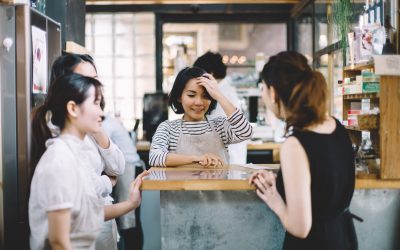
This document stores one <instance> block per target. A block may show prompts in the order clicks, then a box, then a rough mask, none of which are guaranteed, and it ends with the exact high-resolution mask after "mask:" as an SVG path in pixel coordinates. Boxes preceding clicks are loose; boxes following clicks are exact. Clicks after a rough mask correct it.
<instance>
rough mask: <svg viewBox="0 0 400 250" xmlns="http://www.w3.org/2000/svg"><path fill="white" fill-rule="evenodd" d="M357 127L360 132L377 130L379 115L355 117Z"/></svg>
mask: <svg viewBox="0 0 400 250" xmlns="http://www.w3.org/2000/svg"><path fill="white" fill-rule="evenodd" d="M357 122H358V127H359V128H360V129H361V130H370V129H378V128H379V115H357Z"/></svg>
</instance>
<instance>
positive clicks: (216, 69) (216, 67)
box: [193, 51, 226, 79]
mask: <svg viewBox="0 0 400 250" xmlns="http://www.w3.org/2000/svg"><path fill="white" fill-rule="evenodd" d="M193 66H196V67H199V68H202V69H204V70H205V71H207V73H209V74H212V75H213V76H214V77H215V79H223V78H225V76H226V65H225V64H224V62H223V61H222V56H221V54H220V53H212V52H210V51H208V52H207V53H205V54H204V55H202V56H200V57H199V58H197V60H196V61H195V62H194V64H193Z"/></svg>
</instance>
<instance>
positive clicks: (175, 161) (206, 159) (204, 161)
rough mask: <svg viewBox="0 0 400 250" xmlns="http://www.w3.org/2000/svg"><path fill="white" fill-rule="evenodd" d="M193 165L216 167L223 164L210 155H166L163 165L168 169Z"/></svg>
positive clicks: (216, 157)
mask: <svg viewBox="0 0 400 250" xmlns="http://www.w3.org/2000/svg"><path fill="white" fill-rule="evenodd" d="M193 163H198V164H200V165H201V166H204V167H210V166H212V167H218V166H222V165H223V164H224V162H223V161H222V160H221V158H219V157H218V156H216V155H214V154H211V153H208V154H204V155H182V154H175V153H168V154H167V158H166V161H165V165H166V166H168V167H176V166H181V165H187V164H193Z"/></svg>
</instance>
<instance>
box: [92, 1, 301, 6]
mask: <svg viewBox="0 0 400 250" xmlns="http://www.w3.org/2000/svg"><path fill="white" fill-rule="evenodd" d="M298 2H301V0H226V1H222V0H196V1H193V0H86V4H87V5H117V4H296V3H298Z"/></svg>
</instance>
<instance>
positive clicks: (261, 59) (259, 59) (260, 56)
mask: <svg viewBox="0 0 400 250" xmlns="http://www.w3.org/2000/svg"><path fill="white" fill-rule="evenodd" d="M264 64H265V55H264V53H263V52H257V54H256V65H255V66H256V72H257V73H260V72H261V71H262V69H263V67H264Z"/></svg>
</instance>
